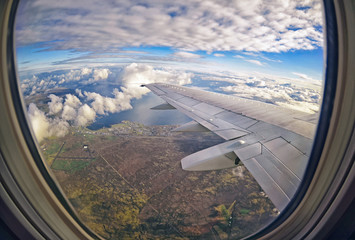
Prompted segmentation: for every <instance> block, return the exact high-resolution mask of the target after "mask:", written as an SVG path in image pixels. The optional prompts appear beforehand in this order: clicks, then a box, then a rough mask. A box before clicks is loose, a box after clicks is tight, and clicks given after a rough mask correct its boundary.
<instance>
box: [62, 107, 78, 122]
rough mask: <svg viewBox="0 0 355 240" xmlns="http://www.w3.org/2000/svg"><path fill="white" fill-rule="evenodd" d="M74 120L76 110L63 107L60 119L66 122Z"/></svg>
mask: <svg viewBox="0 0 355 240" xmlns="http://www.w3.org/2000/svg"><path fill="white" fill-rule="evenodd" d="M75 118H76V110H75V108H73V107H71V106H69V105H65V106H64V107H63V112H62V119H64V120H66V121H68V120H74V119H75Z"/></svg>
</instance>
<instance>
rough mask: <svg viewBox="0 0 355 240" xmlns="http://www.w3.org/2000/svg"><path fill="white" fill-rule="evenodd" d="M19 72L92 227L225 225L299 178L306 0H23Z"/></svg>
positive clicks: (306, 117) (268, 204) (39, 125)
mask: <svg viewBox="0 0 355 240" xmlns="http://www.w3.org/2000/svg"><path fill="white" fill-rule="evenodd" d="M15 43H16V58H17V69H18V75H19V85H20V88H21V91H22V93H23V99H24V102H25V104H26V110H27V117H28V120H29V124H30V126H31V128H32V132H33V134H34V137H35V138H36V140H37V145H38V148H39V149H40V151H41V154H42V156H43V161H44V162H45V163H46V165H47V166H48V169H50V171H51V173H52V175H53V176H55V178H56V181H57V182H58V183H59V185H60V187H61V189H62V190H63V192H64V193H65V196H66V198H67V199H68V200H69V202H70V204H71V205H72V207H73V208H74V209H75V211H76V213H77V215H78V217H79V218H80V220H81V221H82V222H83V223H84V224H85V225H86V226H88V227H89V228H90V229H92V230H93V231H94V232H96V233H97V234H99V235H100V236H102V237H104V238H107V239H145V238H147V239H151V238H153V239H154V238H157V239H160V238H166V239H238V238H242V237H246V236H248V235H250V234H253V233H254V232H256V231H258V230H259V229H261V228H262V227H264V226H266V225H267V224H269V223H271V222H272V221H273V220H275V219H276V218H277V217H278V216H279V214H280V212H282V211H283V210H284V209H286V208H287V204H288V203H289V202H290V200H291V199H292V197H293V196H294V194H295V192H296V191H297V187H298V186H299V184H300V183H301V181H302V176H303V173H304V171H305V169H306V167H307V163H308V157H309V155H310V151H311V148H312V140H313V137H314V133H315V130H316V126H317V121H318V113H319V108H320V103H321V101H322V84H323V81H322V80H323V22H322V4H321V2H320V1H307V2H299V1H271V2H260V1H188V2H159V1H158V2H157V1H148V0H147V1H110V2H106V1H104V2H99V3H98V2H97V1H85V2H80V1H76V2H73V1H61V2H58V1H43V0H37V1H22V2H20V4H19V7H18V10H17V16H16V28H15Z"/></svg>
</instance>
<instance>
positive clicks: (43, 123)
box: [28, 103, 69, 142]
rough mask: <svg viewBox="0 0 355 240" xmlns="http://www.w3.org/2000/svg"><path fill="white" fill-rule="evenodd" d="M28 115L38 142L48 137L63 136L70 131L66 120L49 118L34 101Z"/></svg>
mask: <svg viewBox="0 0 355 240" xmlns="http://www.w3.org/2000/svg"><path fill="white" fill-rule="evenodd" d="M28 117H29V120H30V123H31V126H32V130H33V132H34V134H35V136H36V138H37V141H38V142H41V141H42V140H43V139H44V138H46V137H50V136H58V137H62V136H64V135H65V134H67V133H68V129H69V124H68V123H67V122H66V121H63V120H60V119H58V118H54V119H51V118H47V116H46V115H45V113H44V112H42V111H41V110H39V109H38V108H37V106H36V105H35V104H33V103H31V104H30V105H29V107H28Z"/></svg>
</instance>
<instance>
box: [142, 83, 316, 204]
mask: <svg viewBox="0 0 355 240" xmlns="http://www.w3.org/2000/svg"><path fill="white" fill-rule="evenodd" d="M142 86H143V87H144V86H145V87H147V88H149V89H150V90H151V91H152V92H153V93H155V94H156V95H158V96H159V97H161V98H162V99H164V100H165V101H166V103H165V104H161V105H159V106H156V107H154V108H153V109H174V108H175V109H177V110H179V111H181V112H182V113H184V114H186V115H187V116H188V117H190V118H191V119H193V121H192V122H189V123H187V124H184V125H182V126H180V127H179V128H177V129H175V131H186V132H189V131H208V130H209V131H212V132H214V133H215V134H217V135H219V136H220V137H222V138H223V139H225V140H226V142H224V143H221V144H218V145H216V146H213V147H210V148H207V149H204V150H202V151H199V152H196V153H194V154H191V155H189V156H187V157H185V158H183V159H182V160H181V165H182V168H183V169H184V170H189V171H206V170H217V169H224V168H230V167H235V166H236V165H237V164H238V162H239V161H242V163H243V164H244V166H245V167H246V168H247V169H248V170H249V172H250V173H251V174H252V175H253V176H254V178H255V179H256V181H257V182H258V183H259V185H260V186H261V187H262V188H263V190H264V191H265V193H266V194H267V195H268V196H269V198H270V199H271V201H272V202H273V203H274V205H275V206H276V207H277V208H278V209H279V210H280V211H282V210H283V209H284V208H285V207H286V205H287V204H288V203H289V201H290V199H291V198H292V197H293V195H294V194H295V192H296V190H297V187H298V186H299V184H300V182H301V179H302V176H303V173H304V170H305V168H306V166H307V162H308V158H309V155H310V151H311V147H312V138H313V135H314V131H315V126H316V120H317V118H316V117H315V116H313V115H310V114H306V113H302V112H299V111H295V110H291V109H286V108H281V107H278V106H274V105H272V104H267V103H262V102H258V101H253V100H248V99H244V98H238V97H235V96H228V95H224V94H219V93H213V92H206V91H202V90H198V89H192V88H187V87H182V86H175V85H169V84H160V83H155V84H148V85H142Z"/></svg>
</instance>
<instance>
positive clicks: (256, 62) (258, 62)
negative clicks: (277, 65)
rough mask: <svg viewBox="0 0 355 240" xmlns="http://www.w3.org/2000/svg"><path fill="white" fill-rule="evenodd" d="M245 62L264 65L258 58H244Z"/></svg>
mask: <svg viewBox="0 0 355 240" xmlns="http://www.w3.org/2000/svg"><path fill="white" fill-rule="evenodd" d="M244 61H246V62H250V63H252V64H256V65H259V66H264V64H263V63H262V62H260V61H258V60H253V59H247V60H244Z"/></svg>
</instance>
